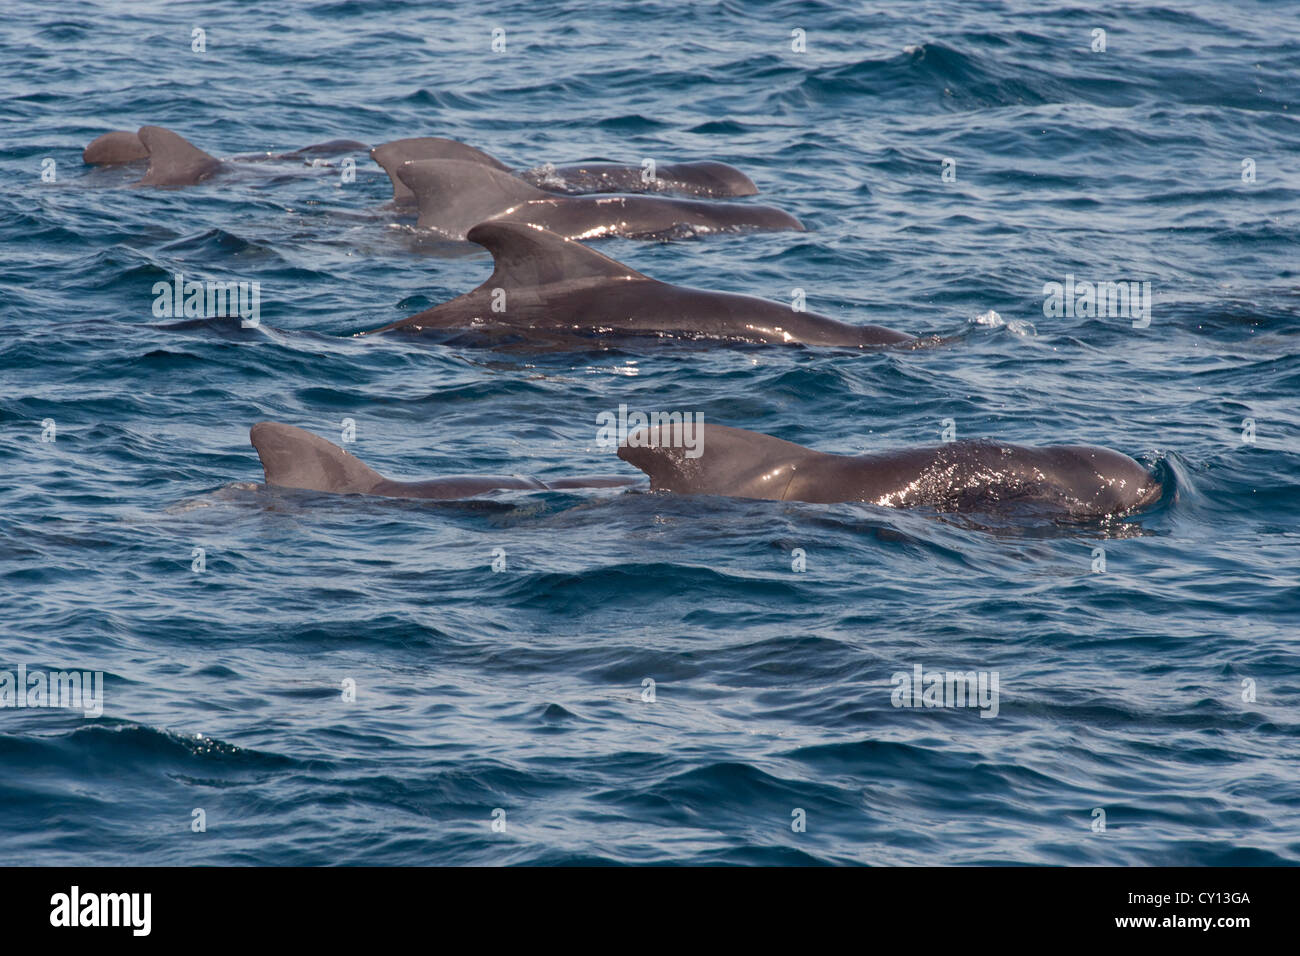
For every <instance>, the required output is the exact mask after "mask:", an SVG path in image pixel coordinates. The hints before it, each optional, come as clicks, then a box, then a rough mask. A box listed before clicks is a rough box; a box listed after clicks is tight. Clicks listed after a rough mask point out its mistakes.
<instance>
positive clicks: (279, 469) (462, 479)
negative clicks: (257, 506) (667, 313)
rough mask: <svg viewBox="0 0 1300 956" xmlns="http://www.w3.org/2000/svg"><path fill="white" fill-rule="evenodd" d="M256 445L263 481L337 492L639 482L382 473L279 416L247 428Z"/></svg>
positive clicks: (460, 492) (448, 492)
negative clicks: (417, 477)
mask: <svg viewBox="0 0 1300 956" xmlns="http://www.w3.org/2000/svg"><path fill="white" fill-rule="evenodd" d="M248 439H249V441H250V442H251V443H252V445H253V447H254V448H255V449H257V456H258V458H260V459H261V460H262V469H263V471H264V472H265V474H266V483H267V484H268V485H277V486H279V487H282V488H300V489H303V490H306V491H325V492H329V493H331V494H339V495H377V496H380V497H384V498H436V499H443V500H448V499H456V498H472V497H474V496H475V495H482V494H486V493H488V492H491V491H505V490H515V489H518V490H525V491H560V490H568V489H573V488H621V487H624V486H627V485H635V484H641V482H642V479H640V478H628V477H621V476H618V477H602V476H599V475H593V476H590V477H586V478H561V479H555V480H551V481H542V480H540V479H538V478H527V477H521V476H518V475H507V476H500V477H492V476H484V475H469V476H452V477H444V478H433V479H430V480H427V481H394V480H392V479H390V478H385V477H384V476H383V475H381V474H380V473H379V472H377V471H375V470H374V469H373V468H371V467H370V466H369V465H367V464H365V463H364V462H363V461H361V459H359V458H357V457H356V456H355V455H352V454H350V453H348V452H346V451H344V450H343V449H342V448H340V447H339V446H338V445H335V444H333V443H332V442H329V441H326V440H325V439H324V438H321V437H320V436H319V435H315V434H313V433H312V432H309V431H306V430H304V429H301V428H297V427H295V426H293V425H283V424H280V423H279V422H258V423H257V424H256V425H254V426H253V427H252V428H251V429H250V430H249V432H248Z"/></svg>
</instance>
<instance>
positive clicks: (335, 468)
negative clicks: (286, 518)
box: [248, 422, 384, 495]
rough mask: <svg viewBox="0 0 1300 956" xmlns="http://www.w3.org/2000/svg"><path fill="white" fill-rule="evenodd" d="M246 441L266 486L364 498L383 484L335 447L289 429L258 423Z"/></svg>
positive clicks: (369, 470)
mask: <svg viewBox="0 0 1300 956" xmlns="http://www.w3.org/2000/svg"><path fill="white" fill-rule="evenodd" d="M248 440H249V441H250V442H252V444H253V447H254V448H256V449H257V456H258V457H259V458H261V459H262V469H263V470H264V471H265V472H266V483H267V484H268V485H281V486H282V487H285V488H304V489H306V490H308V491H329V492H333V493H335V494H341V495H364V494H367V493H368V492H370V491H371V490H372V489H373V488H374V487H375V486H376V485H378V484H379V483H380V482H382V481H383V480H384V477H383V475H381V474H379V472H377V471H375V470H374V469H373V468H371V467H370V466H369V465H367V464H366V463H365V462H363V461H361V459H359V458H357V457H356V456H354V455H351V454H349V453H348V452H346V451H344V450H343V449H342V448H340V447H339V446H338V445H335V444H332V443H331V442H327V441H326V440H325V439H324V438H321V437H320V436H319V435H313V434H312V433H311V432H309V431H304V430H303V429H301V428H295V427H294V426H292V425H281V424H280V423H278V422H258V423H257V424H256V425H254V426H253V427H252V428H251V429H250V430H249V432H248Z"/></svg>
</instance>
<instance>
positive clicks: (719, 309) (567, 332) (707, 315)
mask: <svg viewBox="0 0 1300 956" xmlns="http://www.w3.org/2000/svg"><path fill="white" fill-rule="evenodd" d="M467 238H468V239H469V240H470V241H471V242H475V243H478V244H479V245H481V246H484V247H486V248H487V249H488V250H489V251H490V252H491V253H492V258H493V260H494V264H495V268H494V270H493V272H492V275H491V277H490V278H489V279H488V280H487V281H486V282H484V283H483V284H482V285H480V286H479V287H478V288H477V289H474V290H473V291H472V292H467V293H465V294H464V295H462V296H459V297H458V298H455V299H452V300H451V301H450V302H444V303H442V304H441V305H435V306H434V307H433V308H431V309H426V310H425V311H423V312H421V313H419V314H418V315H413V316H410V317H409V318H405V319H401V320H399V321H397V322H393V323H392V324H390V325H386V326H384V327H383V328H380V329H374V330H371V331H370V332H361V333H359V334H360V335H373V334H375V333H377V332H388V331H392V330H394V329H400V330H402V331H407V332H423V331H426V330H446V329H464V330H467V331H469V332H471V333H475V334H476V335H481V336H482V337H483V338H484V339H485V340H490V339H491V337H492V336H494V335H495V336H500V335H501V333H503V332H504V333H510V332H516V333H524V334H528V335H530V336H533V337H537V338H547V337H552V336H555V337H559V336H562V335H563V336H572V335H573V334H575V333H578V334H585V335H588V336H591V335H602V334H603V335H608V334H610V333H614V334H620V335H651V336H657V337H660V338H663V337H666V336H671V337H674V338H687V339H701V338H710V339H721V340H725V341H731V342H754V343H789V344H794V343H801V344H804V345H823V346H850V347H870V346H884V345H896V344H902V343H909V342H912V343H915V342H917V341H918V340H916V339H914V338H913V337H912V336H910V335H908V334H907V333H906V332H897V331H895V330H893V329H888V328H885V327H883V326H879V325H850V324H848V323H847V322H840V321H838V320H836V319H832V318H828V317H827V316H824V315H817V314H816V313H813V312H796V311H794V310H793V309H791V308H790V307H789V306H788V305H782V304H780V303H777V302H770V301H768V300H767V299H759V298H755V297H754V296H749V295H738V294H736V293H732V292H707V291H704V290H702V289H688V288H683V287H681V286H675V285H669V284H668V283H666V282H660V281H658V280H657V279H651V278H650V277H649V276H645V275H642V274H641V273H640V272H637V271H636V270H634V269H630V268H628V267H627V266H625V265H623V264H622V263H621V262H616V261H615V260H613V259H610V258H609V257H607V256H604V255H601V254H600V253H599V252H596V251H595V250H594V249H589V248H587V247H586V246H584V245H583V244H582V243H580V242H576V241H575V240H572V239H566V238H564V237H563V236H557V235H556V234H555V233H553V232H548V231H546V230H544V229H540V228H538V227H536V226H531V225H527V224H525V223H518V222H487V223H483V224H481V225H478V226H475V227H474V228H473V229H471V230H470V231H469V234H468V236H467Z"/></svg>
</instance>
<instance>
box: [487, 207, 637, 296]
mask: <svg viewBox="0 0 1300 956" xmlns="http://www.w3.org/2000/svg"><path fill="white" fill-rule="evenodd" d="M465 238H466V239H468V240H469V241H470V242H475V243H478V244H479V245H480V246H482V247H483V248H485V249H487V250H488V252H490V253H492V261H493V263H494V264H495V268H494V269H493V270H492V277H491V278H490V279H488V280H487V282H485V283H484V285H485V286H487V287H489V288H495V287H501V288H505V289H520V288H534V287H536V286H543V285H550V284H552V283H555V282H566V281H571V280H573V279H641V280H644V281H647V282H653V281H654V280H653V279H651V278H650V277H649V276H644V275H642V274H641V273H639V272H637V271H636V270H635V269H631V268H629V267H627V266H625V265H623V263H621V262H617V261H615V260H614V259H611V258H609V256H603V255H601V254H600V253H599V252H597V251H596V250H595V249H588V248H587V247H586V246H584V245H583V244H582V243H580V242H578V241H577V240H575V239H566V238H565V237H564V236H559V235H556V234H555V233H553V232H549V231H547V230H545V229H543V228H541V227H540V226H534V225H530V224H529V223H523V222H482V223H479V224H478V225H477V226H475V227H474V228H473V229H471V230H470V231H469V233H468V234H467V235H466V236H465Z"/></svg>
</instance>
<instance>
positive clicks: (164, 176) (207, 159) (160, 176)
mask: <svg viewBox="0 0 1300 956" xmlns="http://www.w3.org/2000/svg"><path fill="white" fill-rule="evenodd" d="M365 148H366V146H365V144H364V143H358V142H354V141H353V140H342V139H338V140H331V141H330V142H328V143H317V144H315V145H313V146H304V147H303V148H302V149H297V150H294V151H293V152H290V153H280V154H278V155H270V154H261V155H256V156H248V157H238V158H239V159H240V160H242V161H243V162H261V161H265V160H272V159H298V158H306V157H310V156H325V155H337V154H339V153H348V152H356V151H357V150H363V149H365ZM81 158H82V161H83V162H85V163H86V164H87V165H89V166H118V165H124V164H127V163H137V162H143V161H145V160H148V162H149V168H148V169H147V170H145V174H144V177H143V178H142V179H140V181H139V182H137V183H136V185H137V186H194V185H197V184H198V183H201V182H203V181H204V180H206V179H209V178H211V177H212V176H214V175H215V174H217V173H219V172H221V171H222V169H224V168H225V167H226V164H225V163H223V162H222V161H221V160H219V159H217V158H216V157H215V156H212V155H210V154H208V153H205V152H204V151H203V150H201V149H199V148H198V147H197V146H195V145H194V144H193V143H191V142H190V141H189V140H187V139H185V138H184V137H183V136H180V135H178V134H177V133H174V132H172V131H171V130H169V129H164V128H163V127H161V126H142V127H140V129H139V131H137V132H135V133H130V132H125V131H116V132H112V133H105V134H103V135H102V136H97V137H96V138H95V139H94V140H92V141H91V143H90V145H88V146H87V147H86V148H85V150H84V151H83V152H82V154H81Z"/></svg>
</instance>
